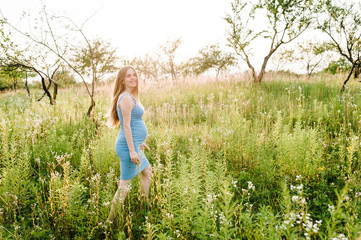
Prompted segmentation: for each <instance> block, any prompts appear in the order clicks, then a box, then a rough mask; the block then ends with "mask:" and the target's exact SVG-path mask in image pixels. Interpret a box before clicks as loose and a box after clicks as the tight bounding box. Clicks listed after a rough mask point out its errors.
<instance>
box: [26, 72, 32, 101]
mask: <svg viewBox="0 0 361 240" xmlns="http://www.w3.org/2000/svg"><path fill="white" fill-rule="evenodd" d="M25 89H26V91H27V92H28V96H29V97H31V94H30V90H29V86H28V73H27V72H26V79H25Z"/></svg>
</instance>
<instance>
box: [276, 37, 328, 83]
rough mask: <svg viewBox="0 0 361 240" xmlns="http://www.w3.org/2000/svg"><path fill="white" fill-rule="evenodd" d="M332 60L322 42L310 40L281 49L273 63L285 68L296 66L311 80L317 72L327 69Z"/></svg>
mask: <svg viewBox="0 0 361 240" xmlns="http://www.w3.org/2000/svg"><path fill="white" fill-rule="evenodd" d="M331 58H332V56H331V54H329V51H327V48H325V46H324V44H323V43H322V42H316V41H311V40H308V41H303V42H300V43H297V44H296V46H293V47H292V48H286V49H283V50H282V49H280V51H279V52H278V53H276V54H275V55H274V56H273V58H272V61H273V62H275V64H278V65H283V68H284V67H285V66H288V67H294V65H296V66H297V68H298V69H301V70H305V71H306V74H307V77H308V78H309V77H310V76H311V75H312V74H313V73H314V72H316V71H317V70H321V69H323V68H325V67H326V66H327V64H328V63H329V62H330V59H331Z"/></svg>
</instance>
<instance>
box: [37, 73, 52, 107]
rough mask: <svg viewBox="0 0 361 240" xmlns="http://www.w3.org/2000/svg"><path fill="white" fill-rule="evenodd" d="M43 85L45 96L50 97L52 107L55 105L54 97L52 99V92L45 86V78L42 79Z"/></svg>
mask: <svg viewBox="0 0 361 240" xmlns="http://www.w3.org/2000/svg"><path fill="white" fill-rule="evenodd" d="M41 85H42V86H43V90H44V92H45V94H46V95H47V96H48V97H49V101H50V104H51V105H54V103H53V99H52V97H51V94H50V92H49V91H48V89H47V88H46V86H45V79H44V77H41ZM40 100H41V99H38V101H40Z"/></svg>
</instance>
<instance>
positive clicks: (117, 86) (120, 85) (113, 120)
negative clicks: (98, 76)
mask: <svg viewBox="0 0 361 240" xmlns="http://www.w3.org/2000/svg"><path fill="white" fill-rule="evenodd" d="M129 69H133V70H134V72H135V74H137V72H136V71H135V69H134V67H132V66H125V67H122V68H121V69H119V71H118V74H117V76H116V78H115V81H114V87H113V96H112V100H111V105H110V114H109V126H110V127H116V126H117V125H118V124H119V118H118V113H117V103H118V99H119V96H120V94H121V93H122V92H123V90H124V79H125V76H126V75H127V72H128V70H129ZM137 78H138V74H137ZM138 85H139V80H137V86H136V87H135V88H134V90H133V91H132V95H133V96H134V97H135V98H136V99H137V100H139V99H138V92H139V91H138Z"/></svg>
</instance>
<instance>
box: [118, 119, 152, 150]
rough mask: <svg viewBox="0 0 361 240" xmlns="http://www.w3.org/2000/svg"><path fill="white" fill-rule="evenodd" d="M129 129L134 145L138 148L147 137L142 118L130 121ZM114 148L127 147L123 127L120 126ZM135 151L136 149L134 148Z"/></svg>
mask: <svg viewBox="0 0 361 240" xmlns="http://www.w3.org/2000/svg"><path fill="white" fill-rule="evenodd" d="M130 129H131V130H132V137H133V143H134V147H135V148H138V147H139V146H140V145H141V144H142V143H143V142H144V141H145V139H146V138H147V134H148V130H147V127H146V126H145V123H144V121H143V120H134V121H132V122H131V123H130ZM115 145H116V148H117V147H118V148H119V147H120V148H128V145H127V141H126V138H125V134H124V129H123V128H122V129H121V130H120V132H119V134H118V137H117V140H116V142H115ZM136 151H137V149H136Z"/></svg>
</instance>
